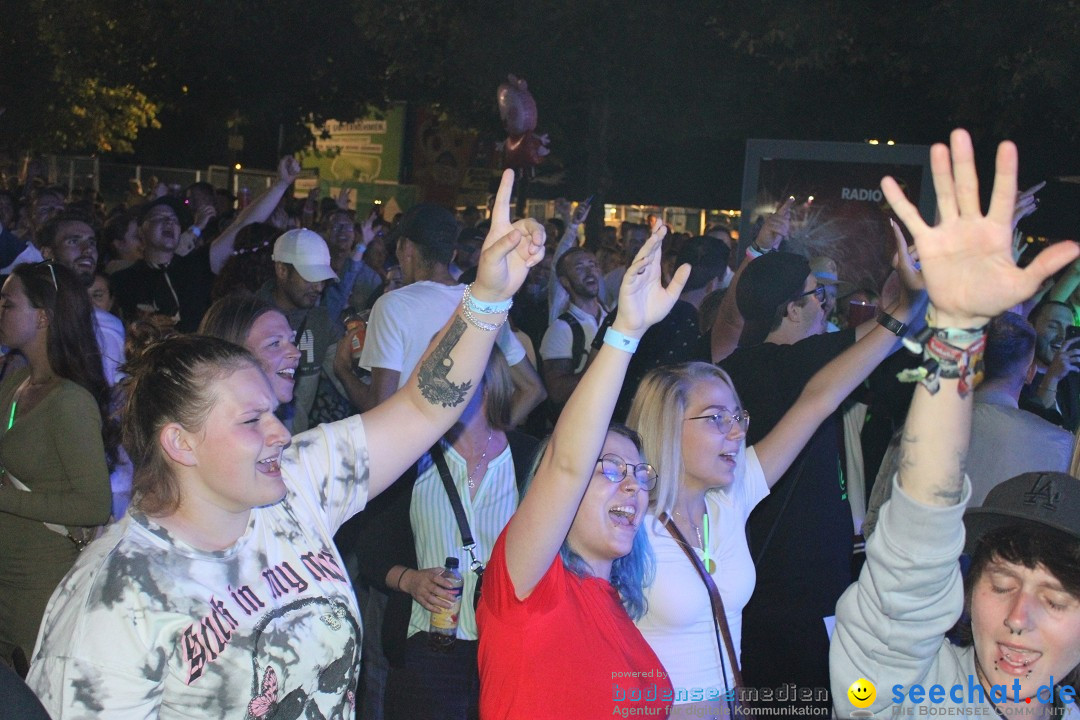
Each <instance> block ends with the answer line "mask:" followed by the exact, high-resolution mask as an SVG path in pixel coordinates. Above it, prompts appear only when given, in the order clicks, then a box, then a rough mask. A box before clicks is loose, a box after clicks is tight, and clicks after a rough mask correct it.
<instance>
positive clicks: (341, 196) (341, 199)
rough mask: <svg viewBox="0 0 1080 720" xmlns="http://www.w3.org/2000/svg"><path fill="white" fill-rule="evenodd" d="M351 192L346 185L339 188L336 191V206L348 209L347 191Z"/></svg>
mask: <svg viewBox="0 0 1080 720" xmlns="http://www.w3.org/2000/svg"><path fill="white" fill-rule="evenodd" d="M351 192H352V190H350V189H349V188H346V187H343V188H341V190H339V191H338V194H337V200H336V202H337V206H338V207H339V208H341V209H342V210H348V209H349V193H351Z"/></svg>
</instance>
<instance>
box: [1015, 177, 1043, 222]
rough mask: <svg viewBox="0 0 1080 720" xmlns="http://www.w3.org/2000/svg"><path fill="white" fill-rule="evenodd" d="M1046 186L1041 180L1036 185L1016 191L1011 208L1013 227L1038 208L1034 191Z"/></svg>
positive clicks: (1037, 199)
mask: <svg viewBox="0 0 1080 720" xmlns="http://www.w3.org/2000/svg"><path fill="white" fill-rule="evenodd" d="M1044 187H1046V181H1045V180H1043V181H1042V182H1041V183H1039V184H1038V185H1032V186H1031V187H1029V188H1028V189H1027V190H1025V191H1024V192H1022V193H1018V194H1017V196H1016V206H1015V207H1014V208H1013V229H1014V230H1015V229H1016V226H1017V225H1019V224H1020V221H1021V220H1023V219H1024V218H1026V217H1027V216H1028V215H1030V214H1031V213H1033V212H1035V211H1036V210H1038V209H1039V198H1037V197H1035V193H1037V192H1039V191H1040V190H1042V189H1043V188H1044Z"/></svg>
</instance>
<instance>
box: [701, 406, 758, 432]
mask: <svg viewBox="0 0 1080 720" xmlns="http://www.w3.org/2000/svg"><path fill="white" fill-rule="evenodd" d="M686 419H687V420H709V421H711V422H712V426H713V427H714V428H716V431H717V432H718V433H720V434H722V435H727V434H728V433H729V432H731V428H732V427H734V426H735V424H736V423H738V425H739V429H740V430H742V431H743V432H746V431H747V430H748V429H749V428H750V413H749V412H748V411H746V410H736V411H735V412H728V411H727V410H721V411H720V412H718V413H716V414H715V415H698V416H697V417H690V418H686Z"/></svg>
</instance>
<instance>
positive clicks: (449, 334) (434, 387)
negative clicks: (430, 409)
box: [416, 315, 472, 407]
mask: <svg viewBox="0 0 1080 720" xmlns="http://www.w3.org/2000/svg"><path fill="white" fill-rule="evenodd" d="M464 333H465V321H464V320H462V319H461V317H460V316H458V315H455V316H454V322H452V323H451V324H450V329H449V330H447V331H446V334H445V335H443V337H442V340H440V341H439V344H438V345H436V346H435V349H434V350H432V351H431V354H430V355H428V356H427V357H426V358H425V359H424V361H423V362H422V363H420V370H419V371H418V372H417V377H416V380H417V382H418V383H419V385H420V394H421V395H423V396H424V399H425V400H427V401H428V402H429V403H431V404H432V405H442V406H443V407H456V406H458V405H460V404H461V403H463V402H465V395H466V394H468V392H469V390H470V389H471V388H472V380H469V381H467V382H464V383H462V384H460V385H457V384H455V383H452V382H450V381H449V380H447V379H446V376H447V375H449V374H450V371H451V370H452V369H453V367H454V361H453V359H452V358H451V357H450V351H451V350H453V349H454V347H456V346H457V344H458V340H460V339H461V336H462V335H463V334H464Z"/></svg>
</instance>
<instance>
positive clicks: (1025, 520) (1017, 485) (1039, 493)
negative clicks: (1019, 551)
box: [964, 472, 1080, 552]
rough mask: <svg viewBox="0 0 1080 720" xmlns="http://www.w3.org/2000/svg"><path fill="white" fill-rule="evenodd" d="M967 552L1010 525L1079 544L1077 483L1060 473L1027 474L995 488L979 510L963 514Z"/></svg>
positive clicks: (1078, 485)
mask: <svg viewBox="0 0 1080 720" xmlns="http://www.w3.org/2000/svg"><path fill="white" fill-rule="evenodd" d="M964 525H965V526H966V527H967V541H966V545H967V547H966V550H967V551H968V552H971V551H972V550H973V549H974V548H975V544H976V543H977V542H978V540H979V538H981V537H982V536H983V535H985V534H986V533H988V532H990V531H992V530H997V529H999V528H1004V527H1009V526H1012V525H1021V526H1022V525H1036V526H1040V525H1041V526H1043V527H1049V528H1053V529H1054V530H1059V531H1061V532H1063V533H1065V534H1066V535H1068V536H1070V537H1071V538H1073V539H1075V540H1077V541H1080V480H1077V479H1076V478H1074V477H1072V476H1071V475H1066V474H1065V473H1059V472H1030V473H1024V474H1023V475H1017V476H1016V477H1014V478H1012V479H1011V480H1006V481H1005V482H1003V483H999V484H998V485H996V486H995V487H994V488H993V489H992V490H991V491H990V492H989V493H988V494H987V496H986V500H984V501H983V504H982V506H981V507H977V508H969V509H968V511H967V512H965V513H964Z"/></svg>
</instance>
